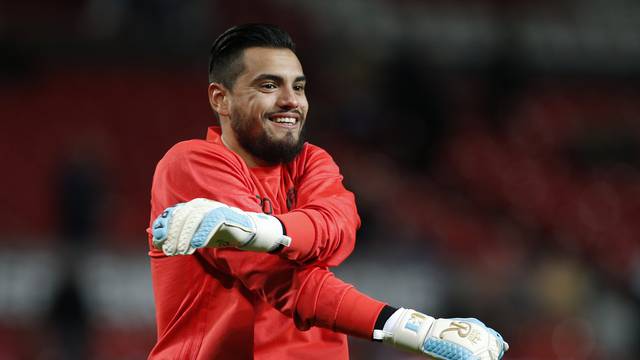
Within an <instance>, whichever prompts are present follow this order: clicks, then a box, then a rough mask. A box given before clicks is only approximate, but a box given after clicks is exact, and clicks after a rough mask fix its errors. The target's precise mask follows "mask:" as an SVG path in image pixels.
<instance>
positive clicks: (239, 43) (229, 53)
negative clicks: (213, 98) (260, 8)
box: [209, 24, 295, 89]
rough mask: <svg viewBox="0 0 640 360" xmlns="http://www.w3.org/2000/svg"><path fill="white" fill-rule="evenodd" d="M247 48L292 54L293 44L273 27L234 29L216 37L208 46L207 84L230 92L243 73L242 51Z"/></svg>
mask: <svg viewBox="0 0 640 360" xmlns="http://www.w3.org/2000/svg"><path fill="white" fill-rule="evenodd" d="M251 47H266V48H275V49H289V50H291V51H293V52H294V53H295V44H294V43H293V40H292V39H291V36H289V34H288V33H287V32H286V31H284V30H282V29H280V28H279V27H277V26H275V25H269V24H244V25H238V26H234V27H232V28H230V29H228V30H226V31H225V32H223V33H222V34H221V35H220V36H218V38H217V39H216V40H215V41H214V42H213V45H212V46H211V56H210V58H209V83H213V82H215V83H220V84H222V85H224V86H225V87H226V88H227V89H231V88H232V87H233V84H234V82H235V81H236V79H237V78H238V76H239V75H240V74H241V73H242V71H244V62H243V61H242V60H243V59H242V55H243V52H244V50H245V49H247V48H251Z"/></svg>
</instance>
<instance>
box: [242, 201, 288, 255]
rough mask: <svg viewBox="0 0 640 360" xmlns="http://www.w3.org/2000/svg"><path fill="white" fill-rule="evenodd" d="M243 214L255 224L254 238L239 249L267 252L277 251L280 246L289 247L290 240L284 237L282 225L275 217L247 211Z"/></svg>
mask: <svg viewBox="0 0 640 360" xmlns="http://www.w3.org/2000/svg"><path fill="white" fill-rule="evenodd" d="M245 214H246V215H247V216H249V217H250V218H251V220H252V221H253V223H254V224H255V226H256V231H255V236H254V237H253V238H252V239H251V240H250V241H249V242H247V243H246V244H245V245H243V246H242V247H240V249H242V250H249V251H261V252H269V251H273V250H275V249H277V248H278V247H279V246H280V245H282V246H289V245H291V238H290V237H288V236H286V235H284V230H283V228H282V224H281V223H280V220H278V219H277V218H276V217H274V216H271V215H267V214H261V213H254V212H248V211H247V212H245Z"/></svg>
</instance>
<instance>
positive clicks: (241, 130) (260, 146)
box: [231, 116, 305, 165]
mask: <svg viewBox="0 0 640 360" xmlns="http://www.w3.org/2000/svg"><path fill="white" fill-rule="evenodd" d="M245 120H246V119H243V118H242V117H241V116H238V117H235V118H234V119H232V120H231V127H232V128H233V131H234V132H235V133H236V136H237V139H238V142H239V143H240V145H241V146H242V147H243V148H244V149H245V150H247V152H249V153H250V154H251V155H253V156H255V157H256V158H258V159H260V160H263V161H264V162H266V163H267V164H270V165H275V164H286V163H288V162H291V161H292V160H293V159H295V157H296V156H298V154H299V153H300V151H302V147H303V146H304V142H305V140H304V128H303V130H302V131H300V135H299V136H298V141H295V140H294V138H293V135H292V134H291V133H288V134H287V135H286V136H285V137H284V139H282V140H279V141H274V140H272V139H271V138H269V135H268V134H267V132H266V130H265V129H261V131H260V133H259V134H258V135H253V134H252V133H251V127H250V125H249V124H250V121H245Z"/></svg>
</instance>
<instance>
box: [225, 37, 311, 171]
mask: <svg viewBox="0 0 640 360" xmlns="http://www.w3.org/2000/svg"><path fill="white" fill-rule="evenodd" d="M227 96H228V99H229V118H230V121H231V128H232V130H233V132H234V135H235V137H236V139H237V140H238V142H239V143H240V145H241V146H242V147H243V148H244V149H245V150H246V151H248V152H249V153H250V154H251V155H253V156H254V157H256V158H259V159H261V160H263V161H265V162H266V163H269V164H276V163H280V162H283V163H286V162H289V161H291V160H293V158H294V157H295V156H296V155H297V154H298V153H299V152H300V150H301V149H302V145H303V143H304V139H303V136H302V128H303V126H304V123H305V119H306V116H307V110H308V108H309V105H308V103H307V98H306V95H305V77H304V73H303V72H302V65H300V61H298V57H297V56H296V55H295V54H294V53H293V52H292V51H291V50H289V49H271V48H258V47H256V48H248V49H246V50H245V51H244V71H243V72H242V73H241V74H240V75H239V76H238V78H237V79H236V81H235V83H234V85H233V88H232V90H231V91H230V93H229V94H228V95H227Z"/></svg>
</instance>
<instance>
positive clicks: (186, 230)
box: [152, 198, 291, 256]
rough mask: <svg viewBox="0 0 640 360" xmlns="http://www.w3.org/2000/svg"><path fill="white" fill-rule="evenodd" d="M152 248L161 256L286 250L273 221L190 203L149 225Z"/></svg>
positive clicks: (215, 205) (220, 205) (224, 207)
mask: <svg viewBox="0 0 640 360" xmlns="http://www.w3.org/2000/svg"><path fill="white" fill-rule="evenodd" d="M152 233H153V245H154V246H155V247H156V248H158V249H162V251H163V252H164V253H165V255H168V256H173V255H190V254H193V253H194V252H195V251H196V249H199V248H203V247H213V248H218V247H236V248H238V249H242V250H249V251H259V252H268V251H272V250H275V249H277V248H278V247H279V246H281V245H284V246H289V244H290V243H291V238H290V237H288V236H286V235H284V231H283V228H282V224H281V223H280V220H278V219H277V218H275V217H273V216H270V215H266V214H261V213H253V212H248V211H242V210H240V209H238V208H234V207H230V206H227V205H225V204H223V203H221V202H217V201H213V200H207V199H200V198H198V199H193V200H191V201H189V202H186V203H180V204H177V205H175V206H172V207H169V208H167V209H166V210H165V211H164V212H163V213H162V214H161V215H160V216H158V217H157V218H156V219H155V221H154V222H153V224H152Z"/></svg>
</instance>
